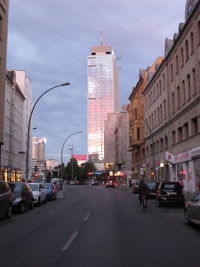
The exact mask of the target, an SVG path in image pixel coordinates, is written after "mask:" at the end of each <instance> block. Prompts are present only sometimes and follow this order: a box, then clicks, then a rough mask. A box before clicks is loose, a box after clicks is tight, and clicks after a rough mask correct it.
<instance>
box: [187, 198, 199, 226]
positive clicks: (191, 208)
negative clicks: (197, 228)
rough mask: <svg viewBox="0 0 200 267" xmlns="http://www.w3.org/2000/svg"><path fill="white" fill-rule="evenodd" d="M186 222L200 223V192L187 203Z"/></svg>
mask: <svg viewBox="0 0 200 267" xmlns="http://www.w3.org/2000/svg"><path fill="white" fill-rule="evenodd" d="M184 213H185V223H186V224H188V225H189V224H190V223H191V222H193V223H195V224H198V225H200V193H198V194H197V195H196V196H195V197H194V198H193V199H192V200H191V201H189V202H187V203H186V205H185V210H184Z"/></svg>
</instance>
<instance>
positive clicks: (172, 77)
mask: <svg viewBox="0 0 200 267" xmlns="http://www.w3.org/2000/svg"><path fill="white" fill-rule="evenodd" d="M173 79H174V74H173V64H171V81H173Z"/></svg>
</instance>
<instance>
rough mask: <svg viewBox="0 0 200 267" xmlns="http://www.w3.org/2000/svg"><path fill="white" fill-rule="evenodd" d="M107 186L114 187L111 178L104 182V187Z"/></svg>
mask: <svg viewBox="0 0 200 267" xmlns="http://www.w3.org/2000/svg"><path fill="white" fill-rule="evenodd" d="M108 187H113V188H115V185H114V181H112V180H109V181H107V182H106V188H108Z"/></svg>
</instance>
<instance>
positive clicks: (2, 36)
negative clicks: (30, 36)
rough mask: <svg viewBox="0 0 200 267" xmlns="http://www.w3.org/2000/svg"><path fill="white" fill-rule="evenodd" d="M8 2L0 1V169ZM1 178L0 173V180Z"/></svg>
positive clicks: (2, 141) (2, 140) (2, 142)
mask: <svg viewBox="0 0 200 267" xmlns="http://www.w3.org/2000/svg"><path fill="white" fill-rule="evenodd" d="M8 7H9V1H5V0H0V167H1V165H2V164H1V147H2V146H3V144H4V119H5V90H6V87H5V85H6V55H7V31H8ZM1 178H3V177H2V175H1V173H0V179H1Z"/></svg>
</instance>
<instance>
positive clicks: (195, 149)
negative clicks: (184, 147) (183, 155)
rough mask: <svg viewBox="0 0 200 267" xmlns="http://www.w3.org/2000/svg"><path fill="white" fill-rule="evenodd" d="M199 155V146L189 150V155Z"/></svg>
mask: <svg viewBox="0 0 200 267" xmlns="http://www.w3.org/2000/svg"><path fill="white" fill-rule="evenodd" d="M196 156H200V147H197V148H193V149H192V151H191V157H196Z"/></svg>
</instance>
